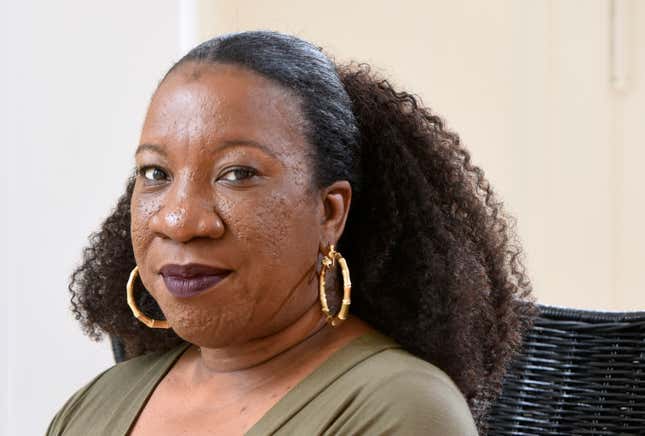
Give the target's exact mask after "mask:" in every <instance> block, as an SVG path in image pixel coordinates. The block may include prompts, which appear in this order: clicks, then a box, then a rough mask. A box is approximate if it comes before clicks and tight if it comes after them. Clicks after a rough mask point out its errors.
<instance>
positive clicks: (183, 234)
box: [150, 189, 224, 242]
mask: <svg viewBox="0 0 645 436" xmlns="http://www.w3.org/2000/svg"><path fill="white" fill-rule="evenodd" d="M208 197H209V195H208V194H205V195H204V194H200V193H198V192H196V191H195V190H187V189H171V190H170V191H169V192H168V193H167V195H166V196H165V198H164V203H163V205H162V206H161V208H160V209H159V210H158V211H157V213H155V214H154V215H153V216H152V218H151V220H150V230H152V231H153V232H155V233H157V234H158V235H159V236H161V237H163V238H168V239H172V240H175V241H177V242H188V241H190V240H191V239H194V238H200V237H201V238H212V239H217V238H221V237H222V235H223V234H224V222H223V221H222V219H221V217H220V216H219V214H218V213H217V211H216V208H215V205H214V202H213V201H212V196H211V198H208Z"/></svg>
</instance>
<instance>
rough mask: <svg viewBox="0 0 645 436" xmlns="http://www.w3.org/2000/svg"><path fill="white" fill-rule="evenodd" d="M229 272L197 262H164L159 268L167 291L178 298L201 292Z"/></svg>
mask: <svg viewBox="0 0 645 436" xmlns="http://www.w3.org/2000/svg"><path fill="white" fill-rule="evenodd" d="M230 272H231V271H230V270H226V269H222V268H216V267H212V266H208V265H202V264H197V263H189V264H186V265H176V264H166V265H164V266H163V267H162V268H161V269H160V270H159V273H160V274H161V276H162V277H163V280H164V283H165V284H166V288H167V289H168V291H169V292H170V293H171V294H173V295H174V296H175V297H180V298H187V297H192V296H194V295H198V294H201V293H202V292H204V291H206V290H208V289H210V288H212V287H213V286H215V285H217V284H218V283H219V282H221V281H222V280H224V279H225V278H226V277H227V276H228V274H229V273H230Z"/></svg>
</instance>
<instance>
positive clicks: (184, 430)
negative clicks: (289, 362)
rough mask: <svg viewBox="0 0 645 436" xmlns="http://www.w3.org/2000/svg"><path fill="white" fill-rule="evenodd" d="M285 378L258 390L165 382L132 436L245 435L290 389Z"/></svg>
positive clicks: (154, 393)
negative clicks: (180, 388)
mask: <svg viewBox="0 0 645 436" xmlns="http://www.w3.org/2000/svg"><path fill="white" fill-rule="evenodd" d="M294 383H295V380H290V379H287V380H284V381H282V382H280V383H273V384H271V385H270V386H265V387H262V388H261V389H257V390H255V391H254V392H251V393H246V394H243V395H242V394H240V393H236V392H218V391H217V390H211V391H210V392H208V391H205V390H202V391H200V392H190V391H184V392H181V391H178V390H177V389H176V388H173V387H171V386H168V385H165V384H164V383H163V381H162V383H160V384H159V386H157V388H156V389H155V391H154V392H153V394H152V395H151V397H150V399H149V400H148V401H147V403H146V404H145V406H144V408H143V409H142V410H141V413H140V414H139V416H138V417H137V418H136V420H135V422H134V424H133V425H132V427H131V430H130V432H129V433H128V435H129V436H147V435H155V436H158V435H163V434H172V435H191V436H193V435H194V436H199V435H214V434H226V435H243V434H245V433H246V432H247V431H248V430H250V429H251V428H252V427H253V426H254V425H255V424H256V423H257V422H258V421H260V419H261V418H262V417H263V416H264V415H265V414H266V413H267V412H268V411H269V410H270V409H271V408H272V407H273V406H274V405H275V404H276V403H277V402H278V401H279V400H280V399H281V398H282V397H283V396H284V395H286V393H287V392H288V391H289V390H290V388H291V387H292V386H293V385H294Z"/></svg>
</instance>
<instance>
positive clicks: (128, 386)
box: [47, 344, 187, 435]
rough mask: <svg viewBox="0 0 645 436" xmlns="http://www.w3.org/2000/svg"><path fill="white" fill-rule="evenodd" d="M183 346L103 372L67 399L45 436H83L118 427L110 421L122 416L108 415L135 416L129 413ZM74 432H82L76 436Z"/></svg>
mask: <svg viewBox="0 0 645 436" xmlns="http://www.w3.org/2000/svg"><path fill="white" fill-rule="evenodd" d="M186 345H187V344H181V345H179V346H177V347H174V348H173V349H171V350H168V351H165V352H153V353H147V354H144V355H141V356H137V357H134V358H132V359H128V360H126V361H123V362H119V363H117V364H114V365H112V366H111V367H109V368H107V369H105V370H104V371H102V372H101V373H99V374H98V375H96V376H95V377H94V378H93V379H92V380H90V381H89V382H88V383H86V384H85V385H84V386H82V387H81V388H80V389H78V390H77V391H76V392H74V394H73V395H72V396H71V397H69V399H68V400H67V401H66V402H65V404H64V405H63V406H62V407H61V408H60V410H59V411H58V412H57V413H56V415H55V416H54V418H53V419H52V421H51V423H50V424H49V427H48V430H47V435H59V434H83V431H86V430H87V428H100V426H101V425H104V426H106V428H107V427H108V426H110V425H113V424H116V425H117V426H118V425H120V424H119V423H114V422H110V421H109V420H114V419H116V417H118V416H121V415H118V414H116V413H115V414H112V413H111V412H117V411H119V412H120V413H122V416H124V417H127V416H129V415H130V414H131V413H136V412H137V411H136V410H131V409H132V408H133V407H135V406H136V404H138V402H140V401H142V400H143V398H141V395H146V392H147V391H148V390H150V389H152V388H154V385H155V384H156V383H157V381H158V380H159V379H160V378H161V377H163V374H164V373H165V371H166V370H167V369H168V368H169V367H170V366H171V364H172V361H173V360H174V359H175V358H176V357H177V356H178V355H179V354H180V352H181V351H182V350H183V349H184V348H186ZM123 412H127V413H123ZM88 424H91V425H92V427H87V425H88ZM127 424H129V423H127V422H125V421H124V422H123V423H122V425H127ZM75 428H76V429H81V431H80V432H77V433H75V431H74V430H73V429H75Z"/></svg>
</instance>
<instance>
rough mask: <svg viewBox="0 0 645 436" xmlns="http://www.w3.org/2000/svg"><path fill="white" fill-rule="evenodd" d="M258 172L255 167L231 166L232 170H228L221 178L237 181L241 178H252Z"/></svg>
mask: <svg viewBox="0 0 645 436" xmlns="http://www.w3.org/2000/svg"><path fill="white" fill-rule="evenodd" d="M256 174H257V172H256V171H255V170H254V169H253V168H242V167H238V168H231V169H230V170H228V171H226V172H225V173H224V175H223V176H222V177H221V178H222V179H224V180H227V181H229V182H237V181H239V180H244V179H250V178H251V177H253V176H255V175H256Z"/></svg>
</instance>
